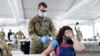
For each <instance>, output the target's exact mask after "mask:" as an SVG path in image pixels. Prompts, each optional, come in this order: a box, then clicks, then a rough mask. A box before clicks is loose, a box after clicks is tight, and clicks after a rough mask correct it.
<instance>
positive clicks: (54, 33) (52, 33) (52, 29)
mask: <svg viewBox="0 0 100 56" xmlns="http://www.w3.org/2000/svg"><path fill="white" fill-rule="evenodd" d="M49 21H50V24H49V25H50V26H49V28H50V34H51V36H52V37H54V38H55V37H56V35H57V33H56V29H55V26H54V24H53V22H52V20H51V19H50V20H49Z"/></svg>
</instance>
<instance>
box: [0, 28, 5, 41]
mask: <svg viewBox="0 0 100 56" xmlns="http://www.w3.org/2000/svg"><path fill="white" fill-rule="evenodd" d="M1 30H2V31H0V39H2V40H4V38H5V36H6V35H5V32H4V31H3V28H2V29H1Z"/></svg>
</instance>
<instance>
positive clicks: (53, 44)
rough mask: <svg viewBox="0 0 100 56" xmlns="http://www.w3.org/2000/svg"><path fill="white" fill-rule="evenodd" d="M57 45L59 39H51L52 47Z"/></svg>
mask: <svg viewBox="0 0 100 56" xmlns="http://www.w3.org/2000/svg"><path fill="white" fill-rule="evenodd" d="M57 45H58V41H57V40H56V39H54V40H52V41H51V46H52V48H56V47H57Z"/></svg>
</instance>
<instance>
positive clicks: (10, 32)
mask: <svg viewBox="0 0 100 56" xmlns="http://www.w3.org/2000/svg"><path fill="white" fill-rule="evenodd" d="M11 34H12V31H11V29H9V32H8V41H11V40H10V36H11Z"/></svg>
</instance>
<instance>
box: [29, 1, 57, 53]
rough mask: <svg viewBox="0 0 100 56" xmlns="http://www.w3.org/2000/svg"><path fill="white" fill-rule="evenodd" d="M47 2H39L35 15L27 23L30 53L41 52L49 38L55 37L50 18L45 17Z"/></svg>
mask: <svg viewBox="0 0 100 56" xmlns="http://www.w3.org/2000/svg"><path fill="white" fill-rule="evenodd" d="M46 15H47V4H46V3H45V2H40V3H39V5H38V9H37V15H36V16H34V17H33V18H32V19H31V20H30V21H29V25H28V32H29V36H30V37H31V39H32V43H31V48H30V53H31V54H38V53H42V51H43V50H44V49H46V48H47V47H48V44H49V41H50V39H52V37H53V38H55V37H56V30H55V27H54V24H53V22H52V19H51V18H49V17H47V16H46Z"/></svg>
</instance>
